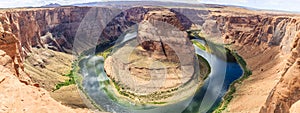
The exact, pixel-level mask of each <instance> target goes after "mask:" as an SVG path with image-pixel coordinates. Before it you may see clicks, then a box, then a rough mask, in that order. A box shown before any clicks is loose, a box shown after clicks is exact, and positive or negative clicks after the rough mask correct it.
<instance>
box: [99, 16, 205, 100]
mask: <svg viewBox="0 0 300 113" xmlns="http://www.w3.org/2000/svg"><path fill="white" fill-rule="evenodd" d="M163 14H169V13H163ZM137 32H138V34H137V38H136V39H134V40H132V41H129V42H126V44H125V45H124V46H123V47H115V48H114V49H115V50H114V51H115V52H113V53H111V54H112V55H111V56H109V57H108V58H107V59H106V60H105V63H104V68H105V71H106V73H107V75H108V76H109V77H110V78H111V79H113V80H114V81H115V83H117V85H118V86H119V87H120V89H121V92H123V93H127V92H128V93H127V95H131V97H132V98H133V99H132V100H139V101H138V102H136V103H149V102H152V103H153V102H159V103H161V102H170V101H175V100H176V101H179V100H181V99H186V97H188V96H191V95H193V94H194V93H195V92H196V90H197V88H199V87H200V84H201V83H202V81H203V80H202V79H201V76H200V72H199V70H198V69H199V66H198V61H197V59H196V55H195V49H194V47H193V45H192V43H191V42H190V41H189V39H188V37H187V33H186V32H184V31H180V30H179V29H178V28H177V27H175V26H172V25H170V24H168V23H165V22H160V21H158V20H151V21H148V20H145V21H142V22H141V23H139V24H138V31H137ZM134 41H135V43H134ZM186 89H188V90H186ZM183 91H184V93H182V92H183ZM163 92H165V93H163ZM151 95H153V97H151Z"/></svg>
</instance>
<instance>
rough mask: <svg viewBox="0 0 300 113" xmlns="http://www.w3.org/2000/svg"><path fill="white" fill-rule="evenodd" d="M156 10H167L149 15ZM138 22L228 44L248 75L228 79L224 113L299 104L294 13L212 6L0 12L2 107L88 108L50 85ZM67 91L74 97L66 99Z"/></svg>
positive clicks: (299, 26)
mask: <svg viewBox="0 0 300 113" xmlns="http://www.w3.org/2000/svg"><path fill="white" fill-rule="evenodd" d="M162 9H163V10H169V12H172V13H166V14H165V15H159V13H153V11H158V12H159V11H161V10H162ZM151 12H152V13H151ZM87 15H88V16H87ZM103 15H105V16H103ZM143 20H147V21H150V22H155V21H157V20H159V21H162V22H166V23H169V24H170V25H173V26H176V27H177V28H179V29H181V30H187V29H201V32H202V34H205V36H204V37H205V39H206V40H211V41H213V42H217V43H221V44H227V45H230V46H229V48H230V49H232V50H234V51H236V52H237V53H238V54H239V55H241V56H242V57H243V58H244V59H245V61H246V62H247V66H248V68H249V69H250V70H251V71H252V75H251V76H250V77H248V78H247V79H245V80H244V81H242V82H241V83H236V84H234V86H235V87H236V92H235V93H234V94H233V98H232V100H231V101H230V103H229V104H228V106H227V108H226V109H225V110H224V112H251V113H257V112H261V113H269V112H278V113H287V112H291V113H292V112H295V113H296V112H297V111H296V110H297V109H296V108H299V107H300V106H299V104H298V103H299V100H300V93H299V87H300V84H299V83H300V79H299V77H298V76H299V73H300V72H299V70H300V40H299V39H300V32H299V31H300V15H298V14H292V13H283V12H270V11H252V10H248V9H244V8H239V7H229V6H214V5H212V6H209V5H207V6H205V7H203V8H176V7H175V8H174V7H169V8H157V7H155V8H152V7H134V8H130V9H128V10H126V11H123V12H122V10H121V9H116V8H110V7H102V8H101V7H97V8H92V7H57V8H26V9H25V8H19V9H1V10H0V64H1V66H0V70H1V74H0V89H1V90H0V92H1V95H0V99H1V100H4V101H1V102H2V104H0V112H14V111H13V110H17V111H20V110H21V111H20V112H22V110H24V112H35V110H45V111H47V112H51V111H55V112H60V111H61V112H63V111H64V112H91V111H89V110H88V109H87V108H86V106H85V105H84V102H82V100H81V97H80V94H79V93H78V92H77V91H75V90H77V89H76V86H75V85H73V86H67V87H65V88H61V89H59V90H57V91H53V90H54V88H55V85H56V84H58V83H60V82H63V81H65V80H68V78H67V77H65V76H62V75H64V74H67V73H68V71H70V70H71V66H72V61H73V60H75V59H76V58H75V57H76V56H77V55H79V54H80V53H82V52H83V51H85V50H87V49H89V48H94V47H95V46H99V45H100V46H99V47H102V46H101V45H102V44H103V45H105V44H107V43H110V42H113V41H115V40H117V39H118V36H119V35H121V34H122V33H123V32H125V30H126V29H128V28H129V27H131V26H133V25H134V24H135V23H140V22H142V21H143ZM90 23H94V24H90ZM86 34H88V35H86ZM96 49H97V48H96ZM58 62H59V63H58ZM44 72H45V73H44ZM70 92H72V93H70ZM66 93H68V95H66V96H62V95H64V94H66ZM10 95H14V96H15V97H14V98H12V97H10ZM70 96H71V97H74V100H67V99H68V97H70ZM11 100H13V103H11V102H12V101H11ZM32 100H35V101H32ZM57 101H58V102H57ZM78 101H80V102H78ZM31 102H32V103H31ZM60 102H61V103H62V104H64V105H62V104H61V103H60ZM76 102H77V103H76ZM67 106H68V107H67ZM45 108H47V109H45ZM1 110H2V111H1ZM17 111H16V112H17ZM298 112H299V111H298Z"/></svg>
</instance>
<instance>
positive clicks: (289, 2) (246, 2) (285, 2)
mask: <svg viewBox="0 0 300 113" xmlns="http://www.w3.org/2000/svg"><path fill="white" fill-rule="evenodd" d="M99 1H109V0H0V8H14V7H28V6H33V7H38V6H43V5H47V4H50V3H59V4H61V5H70V4H76V3H88V2H99ZM110 1H112V0H110ZM115 1H118V0H115ZM119 1H120V0H119ZM127 1H128V0H127ZM131 1H132V0H131ZM152 1H153V0H152ZM162 1H179V2H182V1H185V2H189V3H212V4H225V5H238V6H246V7H251V8H257V9H271V10H283V11H295V12H300V7H299V4H300V0H162Z"/></svg>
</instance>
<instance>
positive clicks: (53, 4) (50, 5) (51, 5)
mask: <svg viewBox="0 0 300 113" xmlns="http://www.w3.org/2000/svg"><path fill="white" fill-rule="evenodd" d="M42 7H61V5H60V4H58V3H51V4H48V5H44V6H42Z"/></svg>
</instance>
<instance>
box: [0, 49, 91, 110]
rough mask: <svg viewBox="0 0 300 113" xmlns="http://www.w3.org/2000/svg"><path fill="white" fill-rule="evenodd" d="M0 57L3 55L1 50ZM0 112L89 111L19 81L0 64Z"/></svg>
mask: <svg viewBox="0 0 300 113" xmlns="http://www.w3.org/2000/svg"><path fill="white" fill-rule="evenodd" d="M0 53H1V54H2V55H1V56H0V59H3V58H4V59H5V56H4V57H3V54H4V53H5V52H3V51H2V50H0ZM1 63H2V64H3V63H4V64H5V62H2V61H1ZM0 100H1V102H0V112H1V113H2V112H4V113H9V112H18V113H21V112H28V113H36V112H61V113H70V112H72V113H74V112H80V113H90V112H91V111H89V110H87V109H72V108H69V107H66V106H64V105H62V104H60V103H59V102H57V101H55V100H54V99H52V98H51V97H50V95H49V93H48V92H47V91H46V90H45V89H43V88H38V87H35V86H30V85H26V84H24V83H21V82H20V81H19V79H18V78H17V77H16V76H14V73H13V72H11V71H10V70H9V69H8V68H6V67H5V65H0Z"/></svg>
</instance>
